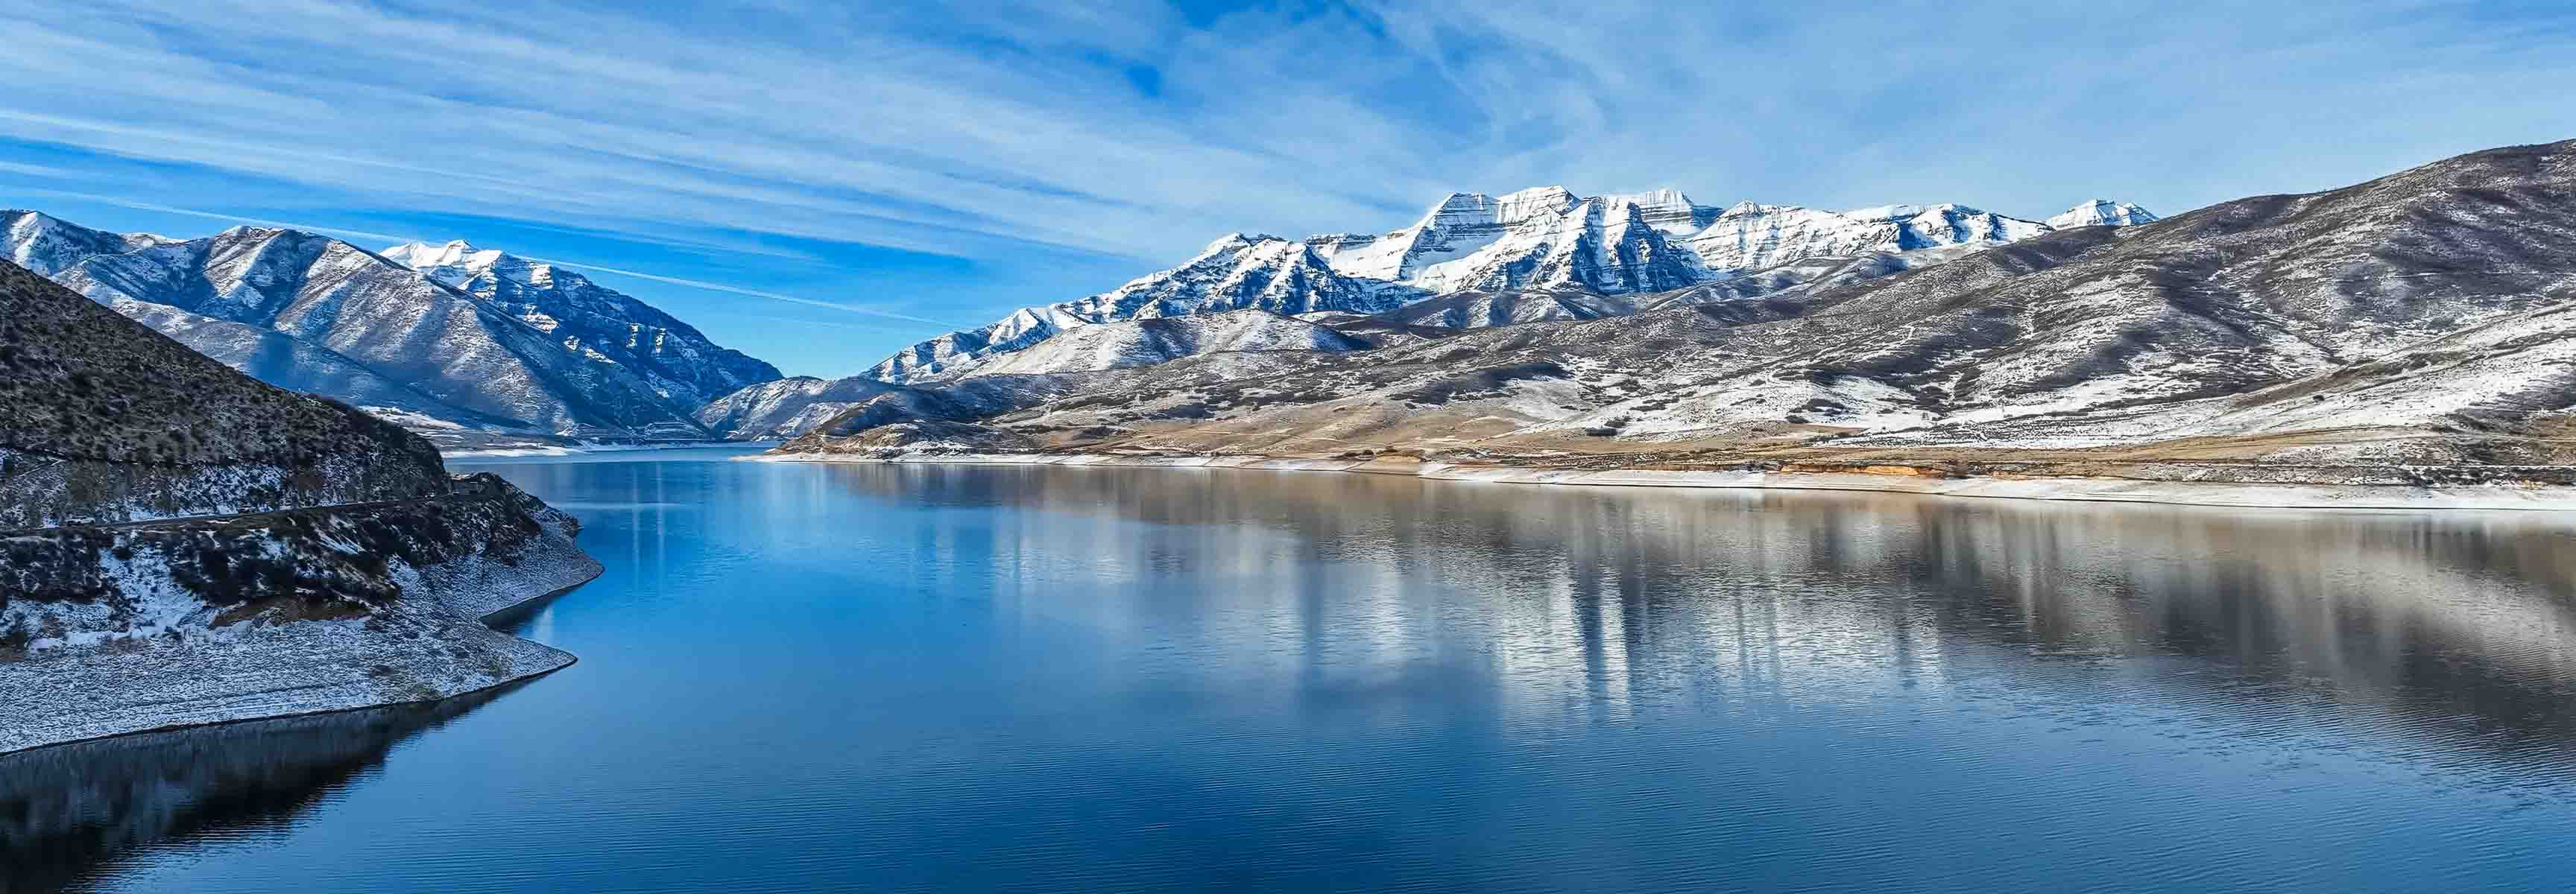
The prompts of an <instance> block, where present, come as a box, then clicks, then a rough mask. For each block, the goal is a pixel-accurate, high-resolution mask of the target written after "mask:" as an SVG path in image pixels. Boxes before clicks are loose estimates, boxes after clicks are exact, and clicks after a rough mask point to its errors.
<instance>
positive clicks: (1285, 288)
mask: <svg viewBox="0 0 2576 894" xmlns="http://www.w3.org/2000/svg"><path fill="white" fill-rule="evenodd" d="M2155 219H2156V217H2155V215H2154V214H2151V213H2148V212H2147V210H2146V209H2143V208H2140V207H2138V206H2136V205H2133V204H2128V203H2124V202H2113V201H2109V200H2103V199H2096V200H2091V201H2087V202H2084V203H2082V204H2078V205H2076V206H2075V207H2074V208H2071V209H2069V210H2068V211H2066V212H2065V213H2063V214H2059V215H2057V216H2055V217H2052V218H2050V219H2049V221H2048V222H2046V223H2043V222H2039V221H2031V220H2021V219H2018V218H2013V217H2007V216H2004V215H2000V214H1995V213H1992V212H1988V211H1980V210H1978V209H1975V208H1970V207H1967V206H1964V205H1929V206H1916V205H1887V206H1882V207H1877V208H1864V209H1860V210H1857V211H1844V212H1834V211H1818V210H1814V209H1809V208H1802V207H1798V206H1795V205H1757V204H1754V203H1751V202H1744V203H1739V204H1737V205H1735V206H1733V207H1730V208H1723V209H1721V208H1715V207H1710V206H1706V205H1700V204H1696V203H1694V202H1692V201H1691V199H1690V197H1689V196H1686V195H1683V194H1682V193H1681V192H1679V191H1675V190H1662V191H1657V192H1650V193H1637V194H1626V195H1603V196H1594V197H1590V198H1585V197H1581V196H1577V195H1575V194H1574V193H1573V192H1571V191H1569V190H1567V189H1566V188H1565V187H1562V186H1541V187H1536V188H1532V189H1524V190H1521V191H1519V192H1515V193H1510V194H1507V195H1503V196H1500V197H1496V196H1488V195H1485V194H1482V193H1452V194H1450V195H1449V196H1448V197H1446V198H1443V199H1441V200H1440V201H1438V202H1435V203H1433V204H1432V206H1431V208H1430V210H1428V211H1426V212H1424V214H1423V216H1422V218H1421V219H1420V220H1417V221H1415V222H1414V223H1413V225H1412V226H1408V227H1405V228H1403V229H1400V230H1396V231H1393V232H1389V233H1384V234H1376V235H1372V234H1365V233H1331V234H1325V235H1320V236H1310V237H1307V238H1305V239H1302V240H1291V239H1282V238H1279V237H1276V236H1247V235H1244V234H1241V233H1234V234H1230V235H1227V236H1225V237H1223V238H1220V239H1218V240H1216V241H1215V242H1212V243H1209V244H1208V247H1207V248H1205V249H1203V250H1201V251H1200V252H1199V254H1198V255H1197V256H1195V257H1192V258H1191V259H1190V260H1189V261H1187V262H1185V263H1183V264H1182V265H1181V266H1178V267H1174V268H1172V269H1169V270H1164V271H1161V272H1159V273H1154V274H1151V275H1148V276H1145V277H1143V278H1140V279H1137V280H1135V281H1133V282H1130V283H1128V284H1126V285H1124V286H1120V287H1118V288H1117V289H1115V290H1112V291H1109V292H1104V293H1102V294H1098V295H1093V296H1091V297H1088V298H1083V299H1079V300H1075V301H1067V302H1063V303H1060V304H1052V305H1046V306H1043V307H1031V308H1024V309H1022V310H1018V311H1014V312H1013V313H1012V314H1011V315H1010V316H1007V317H1004V318H1002V319H1001V320H998V321H995V322H994V323H992V324H991V325H987V326H984V327H982V328H979V329H973V330H968V331H964V332H952V333H949V334H947V335H943V336H940V337H938V338H935V339H931V340H929V341H925V342H921V343H920V344H916V345H913V346H912V347H910V348H906V349H904V350H903V351H900V352H897V353H896V354H895V355H894V356H892V357H888V358H886V359H885V360H884V361H883V362H881V363H879V364H877V365H876V366H875V367H874V368H872V369H870V370H869V371H868V373H867V375H868V376H869V377H870V378H874V379H877V380H879V381H884V382H892V383H919V382H929V381H937V380H941V379H946V378H954V377H956V376H960V375H970V374H975V373H976V372H978V371H986V372H989V371H991V368H990V367H988V366H987V365H986V363H985V361H986V359H987V358H990V357H993V356H995V355H1000V354H1008V353H1012V352H1015V351H1019V350H1022V349H1025V348H1028V347H1030V346H1032V345H1035V344H1037V343H1039V342H1042V341H1046V340H1048V339H1051V338H1054V337H1056V336H1057V335H1059V334H1061V333H1064V332H1066V331H1069V330H1072V329H1076V328H1080V327H1083V326H1088V325H1097V324H1102V323H1117V322H1125V321H1129V320H1140V319H1154V318H1162V317H1179V316H1190V315H1195V314H1205V313H1219V312H1226V311H1235V310H1247V309H1258V310H1265V311H1269V312H1272V313H1275V314H1287V315H1303V314H1317V313H1339V314H1379V313H1385V312H1388V311H1392V310H1395V309H1397V308H1400V307H1405V306H1407V305H1411V304H1414V303H1417V302H1421V301H1424V300H1427V299H1433V298H1438V297H1442V296H1450V295H1461V294H1469V293H1473V294H1481V295H1494V294H1515V293H1531V292H1538V293H1548V294H1559V295H1578V296H1622V295H1641V294H1662V293H1669V292H1673V291H1677V290H1681V289H1687V288H1690V287H1692V286H1697V285H1703V284H1708V283H1716V282H1724V281H1728V280H1733V279H1737V278H1741V277H1744V276H1746V275H1748V274H1752V273H1756V272H1759V271H1763V270H1766V269H1770V268H1777V267H1780V266H1781V265H1784V264H1791V263H1795V262H1798V261H1801V260H1805V259H1808V258H1816V257H1836V258H1855V257H1860V256H1864V255H1873V254H1900V253H1906V252H1915V251H1921V250H1927V249H1937V248H1948V247H1954V246H1972V247H1991V246H1996V245H2006V244H2010V243H2013V242H2017V241H2020V240H2023V239H2028V238H2031V237H2033V236H2037V235H2040V234H2043V233H2049V232H2053V231H2056V230H2059V229H2065V228H2068V227H2083V226H2099V225H2112V226H2123V225H2129V224H2136V223H2145V222H2148V221H2153V220H2155ZM1613 307H1616V308H1619V312H1623V313H1624V312H1630V311H1633V310H1634V309H1635V305H1634V304H1633V303H1628V304H1625V305H1621V304H1616V303H1614V304H1609V305H1598V304H1596V305H1594V306H1593V309H1592V310H1578V311H1573V313H1576V314H1585V313H1594V312H1595V311H1602V310H1606V309H1609V308H1613ZM1472 318H1473V317H1472V315H1471V316H1470V317H1467V318H1461V319H1472ZM1497 319H1502V320H1507V321H1512V322H1526V321H1527V320H1525V319H1523V318H1521V317H1520V316H1517V315H1505V316H1503V317H1498V318H1497ZM1013 368H1014V369H1015V371H1021V372H1040V371H1043V370H1040V369H1036V368H1034V367H1032V366H1031V365H1030V364H1026V363H1021V364H1015V365H1014V366H1013ZM1060 371H1072V370H1060Z"/></svg>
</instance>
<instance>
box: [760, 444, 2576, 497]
mask: <svg viewBox="0 0 2576 894" xmlns="http://www.w3.org/2000/svg"><path fill="white" fill-rule="evenodd" d="M737 458H738V459H744V460H753V461H759V462H826V463H832V462H838V463H956V464H969V465H1062V466H1138V467H1153V468H1209V469H1263V470H1271V471H1314V472H1357V473H1363V474H1379V475H1413V476H1417V477H1421V478H1430V479H1436V480H1443V481H1485V482H1495V483H1506V484H1559V485H1591V486H1604V487H1715V488H1745V489H1760V490H1841V491H1882V492H1890V493H1911V494H1932V495H1938V496H1950V497H1979V498H2001V499H2025V500H2079V501H2094V502H2113V503H2164V504H2174V505H2197V506H2236V507H2246V508H2283V509H2518V510H2560V511H2567V510H2576V485H2572V484H2571V483H2568V482H2567V481H2563V480H2558V479H2564V478H2566V477H2567V476H2571V475H2576V469H2568V468H2563V467H2549V468H2547V469H2528V470H2522V471H2526V472H2531V473H2533V475H2534V476H2535V477H2537V478H2539V479H2541V480H2540V481H2537V482H2535V481H2532V480H2493V479H2495V478H2496V475H2495V473H2496V472H2497V471H2498V470H2495V469H2476V470H2444V469H2412V468H2398V467H2390V468H2385V469H2377V468H2369V469H2365V468H2359V467H2356V468H2353V469H2347V470H2340V471H2327V472H2322V473H2318V474H2303V475H2302V474H2291V473H2292V472H2293V471H2294V470H2292V469H2289V468H2287V467H2283V466H2279V465H2247V466H2215V465H2187V464H2171V466H2172V467H2170V468H2167V467H2154V468H2149V467H2147V466H2146V465H2141V466H2140V467H2138V468H2134V469H2128V470H2125V471H2129V472H2131V473H2133V474H2137V475H2139V476H2141V477H2116V476H2108V475H2104V476H2088V477H2073V476H2051V475H2046V474H2030V473H1998V474H1989V475H1975V474H1970V475H1960V474H1956V473H1954V472H1951V471H1949V470H1946V469H1941V468H1934V467H1928V466H1911V465H1893V464H1876V465H1851V466H1849V467H1848V468H1843V467H1839V466H1836V467H1828V466H1826V465H1812V466H1810V465H1805V464H1787V466H1788V467H1787V468H1780V469H1773V468H1761V469H1622V468H1548V467H1541V466H1521V465H1499V464H1481V463H1474V464H1471V463H1447V462H1434V461H1423V460H1419V459H1414V458H1411V457H1403V456H1394V457H1386V456H1381V457H1370V458H1337V459H1293V458H1274V457H1260V456H1125V455H1106V454H1012V453H900V452H890V451H889V452H875V453H784V452H772V453H763V454H756V455H752V456H744V457H737ZM1595 459H1599V458H1595ZM2148 465H2153V464H2148ZM2451 472H2458V473H2459V474H2461V475H2466V474H2468V473H2470V472H2476V473H2478V474H2479V475H2480V476H2481V477H2483V478H2487V479H2490V480H2492V483H2458V484H2418V483H2412V482H2416V481H2444V480H2446V479H2449V478H2451V477H2454V476H2453V475H2451V474H2448V473H2451ZM2235 473H2241V474H2235Z"/></svg>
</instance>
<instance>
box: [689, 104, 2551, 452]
mask: <svg viewBox="0 0 2576 894" xmlns="http://www.w3.org/2000/svg"><path fill="white" fill-rule="evenodd" d="M1211 313H1213V314H1215V316H1210V317H1208V320H1209V321H1210V323H1211V324H1215V321H1217V320H1220V319H1222V320H1227V321H1229V322H1228V323H1227V324H1225V325H1249V324H1251V323H1252V322H1253V321H1254V320H1256V319H1257V320H1259V321H1260V326H1261V327H1263V328H1265V329H1266V330H1268V331H1271V332H1284V331H1285V330H1284V328H1283V325H1282V323H1281V322H1280V321H1282V320H1292V319H1293V320H1295V321H1300V322H1305V323H1308V324H1312V325H1314V326H1317V327H1320V328H1322V329H1326V330H1329V331H1330V332H1332V333H1335V334H1338V335H1341V336H1345V337H1346V338H1347V339H1348V341H1345V340H1343V339H1334V338H1328V337H1321V336H1316V335H1305V336H1299V337H1294V338H1287V337H1274V338H1270V339H1269V340H1267V341H1265V342H1264V344H1265V345H1267V346H1268V347H1269V348H1270V349H1254V350H1238V349H1234V348H1233V347H1232V345H1234V344H1237V343H1235V342H1228V341H1226V340H1223V339H1217V340H1211V341H1204V342H1200V343H1198V344H1199V345H1200V347H1195V348H1194V347H1191V346H1189V345H1185V344H1183V343H1182V342H1180V341H1178V340H1173V339H1158V338H1155V337H1152V336H1151V335H1150V334H1149V333H1148V332H1147V331H1146V328H1145V327H1147V326H1148V325H1149V324H1151V323H1152V322H1154V321H1157V320H1160V319H1164V318H1173V317H1184V316H1201V315H1207V314H1211ZM1250 314H1267V316H1261V317H1250V316H1244V317H1238V316H1237V315H1250ZM1238 319H1239V320H1240V321H1241V322H1233V321H1236V320H1238ZM1077 333H1083V334H1085V335H1086V337H1085V339H1084V340H1083V341H1082V342H1079V343H1078V344H1080V345H1081V347H1080V348H1079V349H1070V350H1060V351H1052V352H1049V351H1046V350H1045V348H1046V346H1048V345H1050V344H1055V343H1059V342H1062V343H1064V344H1068V345H1073V344H1077V343H1075V342H1071V341H1067V340H1068V339H1071V338H1072V337H1073V336H1074V335H1075V334H1077ZM1352 342H1358V343H1361V345H1360V346H1358V347H1354V345H1353V344H1352ZM1281 348H1285V349H1281ZM872 375H873V376H874V379H875V381H874V382H873V384H872V385H871V386H870V387H869V388H868V389H865V391H866V392H867V393H861V391H859V390H853V389H850V388H847V387H843V386H838V385H834V384H825V383H818V384H817V385H816V386H815V387H814V388H813V389H811V390H812V391H813V392H814V393H818V394H819V393H824V392H834V393H836V394H837V395H838V399H840V400H844V401H850V403H849V404H848V405H846V406H843V407H842V408H841V409H840V410H839V412H838V414H837V415H835V416H833V417H832V418H830V419H828V420H825V421H823V422H822V423H821V424H820V426H819V427H817V428H816V429H815V430H814V432H813V433H811V434H810V435H808V436H806V437H804V438H802V439H800V440H799V441H797V442H795V443H793V444H791V445H790V448H789V449H792V450H800V451H822V452H830V451H836V450H854V451H861V452H878V451H887V450H898V451H899V450H907V449H918V450H933V451H936V450H974V449H1011V450H1026V449H1042V450H1080V451H1101V450H1107V451H1166V452H1183V453H1199V452H1217V453H1236V454H1263V455H1274V456H1322V455H1332V454H1334V453H1336V452H1347V451H1352V450H1379V451H1384V450H1396V451H1408V452H1413V453H1437V454H1446V453H1458V452H1460V451H1470V452H1473V453H1476V454H1479V455H1519V456H1523V457H1542V458H1545V457H1554V459H1551V460H1549V461H1550V462H1561V461H1565V458H1567V457H1580V456H1594V457H1602V456H1603V455H1604V454H1608V455H1611V456H1612V457H1619V456H1624V457H1627V458H1626V459H1625V460H1621V459H1616V458H1611V457H1604V458H1603V459H1601V461H1604V462H1622V461H1624V462H1683V461H1709V460H1707V459H1706V458H1708V457H1733V458H1735V459H1736V460H1742V459H1744V458H1746V457H1755V458H1769V459H1768V460H1766V461H1795V460H1798V459H1800V458H1816V457H1834V458H1842V459H1854V458H1867V457H1892V458H1902V459H1904V460H1906V461H1922V460H1939V461H1945V462H1993V461H2002V460H2005V459H2013V458H2018V459H2019V460H2027V461H2030V462H2044V463H2059V464H2063V463H2088V462H2109V461H2112V460H2114V459H2117V460H2118V461H2121V462H2132V463H2135V462H2190V463H2203V464H2206V463H2213V462H2215V463H2225V462H2231V461H2239V460H2242V461H2260V462H2262V463H2265V464H2270V465H2272V466H2273V467H2278V466H2279V464H2283V463H2289V464H2301V463H2305V464H2315V465H2320V466H2321V467H2322V466H2332V465H2335V464H2364V465H2372V466H2374V467H2378V468H2414V467H2418V466H2423V467H2438V466H2452V467H2458V466H2490V467H2492V466H2499V465H2507V466H2509V465H2516V464H2540V465H2551V464H2567V463H2570V462H2576V141H2571V142H2563V143H2554V144H2548V145H2539V146H2522V147H2510V148H2504V149H2497V150H2491V151H2486V152H2479V153H2472V154H2469V155H2464V156H2461V157H2458V158H2454V159H2449V160H2445V161H2441V162H2436V163H2432V164H2427V165H2424V166H2421V167H2417V168H2414V169H2411V170H2408V171H2404V172H2401V173H2398V174H2394V175H2391V176H2388V177H2384V178H2381V179H2378V180H2374V181H2371V182H2369V183H2364V184H2359V185H2356V186H2352V187H2347V188H2343V189H2338V190H2332V191H2328V192H2322V193H2313V194H2308V195H2281V196H2258V197H2253V198H2247V199H2240V200H2237V201H2232V202H2226V203H2222V204H2219V205H2215V206H2211V207H2208V208H2203V209H2200V210H2197V211H2193V212H2191V213H2188V214H2184V215H2181V216H2178V217H2174V218H2171V219H2165V220H2156V219H2155V218H2154V216H2153V215H2150V214H2148V213H2146V212H2144V211H2143V210H2140V209H2138V208H2136V207H2134V206H2129V205H2124V204H2120V203H2115V202H2087V203H2084V204H2080V205H2078V206H2076V207H2075V208H2074V209H2072V210H2070V211H2068V212H2067V213H2066V214H2062V215H2058V216H2057V217H2055V218H2053V219H2052V220H2051V221H2048V222H2034V221H2027V220H2015V219H2012V218H2006V217H2001V216H1998V215H1992V214H1988V213H1985V212H1979V211H1976V210H1974V209H1969V208H1964V207H1960V206H1948V205H1944V206H1928V207H1912V206H1891V207H1888V208H1878V209H1868V210H1865V211H1855V212H1843V213H1829V212H1818V211H1812V210H1807V209H1798V208H1787V207H1780V206H1757V205H1738V206H1735V207H1732V208H1727V209H1709V208H1706V207H1703V206H1698V205H1695V204H1692V203H1690V202H1689V201H1688V200H1687V199H1685V198H1683V197H1681V196H1679V195H1678V194H1673V193H1655V194H1647V195H1640V196H1601V197H1594V198H1588V199H1586V198H1577V197H1575V196H1573V195H1572V194H1570V193H1567V192H1565V191H1564V190H1561V189H1555V188H1544V189H1538V190H1524V191H1522V192H1518V193H1513V194H1510V195H1506V196H1501V197H1499V198H1494V197H1486V196H1480V195H1457V196H1452V197H1450V198H1448V199H1446V200H1443V201H1442V202H1440V203H1439V204H1438V205H1437V206H1436V207H1434V208H1433V210H1432V211H1431V212H1430V213H1428V214H1426V215H1425V216H1424V217H1423V218H1422V220H1421V221H1419V222H1417V223H1416V224H1415V225H1413V226H1410V227H1406V228H1404V229H1401V230H1397V231H1395V232H1392V233H1387V234H1384V235H1379V236H1356V235H1336V236H1319V237H1314V238H1311V239H1307V240H1301V241H1292V240H1283V239H1276V238H1271V237H1242V236H1234V237H1228V238H1226V239H1223V240H1219V241H1218V242H1217V243H1216V244H1214V245H1211V246H1210V247H1209V248H1208V250H1207V251H1206V252H1204V253H1202V254H1201V255H1199V256H1198V257H1197V258H1194V259H1192V260H1191V261H1190V262H1189V263H1188V264H1185V265H1183V266H1182V267H1179V268H1175V269H1173V270H1169V271H1164V272H1162V273H1157V274H1154V275H1152V276H1148V277H1145V278H1142V279H1139V280H1136V281H1135V282H1132V283H1129V284H1128V285H1126V286H1124V287H1121V288H1120V289H1117V290H1114V291H1111V292H1108V293H1104V294H1102V295H1097V296H1093V297H1091V298H1086V299H1082V300H1080V301H1072V302H1066V303H1063V304H1057V305H1050V306H1047V307H1042V308H1031V309H1028V310H1023V311H1020V312H1018V313H1015V314H1013V315H1012V316H1011V317H1009V318H1007V319H1005V320H1003V321H1001V322H999V323H996V324H994V325H993V326H990V327H986V328H985V329H981V330H976V331H973V332H961V333H954V334H951V335H949V336H945V337H943V338H941V339H934V340H932V341H929V342H924V343H922V344H920V345H916V346H914V347H913V348H911V349H908V350H906V351H905V352H903V353H902V354H900V355H898V356H897V357H895V358H893V359H890V360H889V361H887V362H886V363H885V364H880V365H879V366H878V367H877V368H876V369H875V370H874V371H873V372H872ZM836 389H837V390H836ZM878 389H883V390H878ZM773 397H775V398H776V399H778V400H779V401H784V402H792V401H794V400H797V399H800V398H799V397H798V395H793V394H779V395H773ZM742 415H743V418H758V419H763V420H785V419H791V418H793V419H799V420H800V421H801V420H810V419H812V418H813V416H815V415H819V414H814V413H805V412H802V411H801V410H799V409H797V408H795V407H792V406H786V405H776V406H761V407H753V408H745V409H744V411H743V413H742ZM921 422H936V423H938V424H935V425H920V424H914V423H921ZM710 424H713V423H710ZM889 426H893V427H892V428H889ZM780 433H782V432H781V431H780V430H779V429H777V428H775V427H772V428H770V429H767V430H763V431H760V432H757V433H756V434H758V435H760V436H776V435H777V434H780ZM907 433H909V434H907ZM738 434H746V433H739V432H738ZM1694 458H1697V459H1694ZM1891 461H1892V460H1891ZM2192 468H2194V469H2201V470H2204V471H2205V470H2206V469H2207V468H2209V467H2208V466H2206V465H2196V466H2192ZM2193 474H2201V472H2194V473H2193ZM2229 474H2239V473H2233V472H2231V473H2229ZM2284 474H2286V473H2284ZM2392 474H2393V473H2392Z"/></svg>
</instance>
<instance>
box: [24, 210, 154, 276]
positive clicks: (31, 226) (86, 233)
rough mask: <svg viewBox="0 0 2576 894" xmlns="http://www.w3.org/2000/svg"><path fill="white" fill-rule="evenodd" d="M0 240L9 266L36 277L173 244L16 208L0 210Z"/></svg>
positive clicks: (149, 236)
mask: <svg viewBox="0 0 2576 894" xmlns="http://www.w3.org/2000/svg"><path fill="white" fill-rule="evenodd" d="M0 240H5V243H0V244H6V245H7V246H8V249H9V261H10V262H11V263H14V264H17V265H18V266H20V267H24V268H27V269H28V270H31V271H34V272H35V273H36V274H37V275H38V276H52V275H54V274H55V273H58V272H61V271H62V270H63V268H66V267H70V266H71V265H73V264H77V263H80V261H81V259H82V258H86V257H89V256H91V255H102V254H120V253H123V252H129V251H134V250H136V249H141V248H150V247H152V246H155V245H161V244H164V243H167V242H171V241H173V240H170V239H165V238H162V237H160V236H154V235H151V234H149V233H109V232H105V231H102V230H93V229H90V228H88V227H84V226H80V225H78V224H73V223H68V222H65V221H64V220H62V219H61V218H57V217H54V216H53V215H50V214H45V213H43V212H40V211H25V210H16V209H11V210H0Z"/></svg>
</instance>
